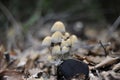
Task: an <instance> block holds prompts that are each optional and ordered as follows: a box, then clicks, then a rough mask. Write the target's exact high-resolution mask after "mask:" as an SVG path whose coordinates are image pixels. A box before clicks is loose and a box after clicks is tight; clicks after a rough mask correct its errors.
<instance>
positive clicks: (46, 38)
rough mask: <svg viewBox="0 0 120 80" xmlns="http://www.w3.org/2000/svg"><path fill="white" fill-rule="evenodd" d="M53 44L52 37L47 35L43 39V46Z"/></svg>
mask: <svg viewBox="0 0 120 80" xmlns="http://www.w3.org/2000/svg"><path fill="white" fill-rule="evenodd" d="M50 45H51V37H50V36H47V37H45V38H44V40H43V41H42V46H45V47H49V46H50Z"/></svg>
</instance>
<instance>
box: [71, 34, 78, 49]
mask: <svg viewBox="0 0 120 80" xmlns="http://www.w3.org/2000/svg"><path fill="white" fill-rule="evenodd" d="M70 40H71V50H72V51H75V50H77V49H78V48H79V40H78V38H77V36H75V35H72V36H71V37H70Z"/></svg>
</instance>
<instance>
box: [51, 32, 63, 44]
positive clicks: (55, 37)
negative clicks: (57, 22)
mask: <svg viewBox="0 0 120 80" xmlns="http://www.w3.org/2000/svg"><path fill="white" fill-rule="evenodd" d="M62 36H63V35H62V33H61V32H60V31H56V32H55V33H53V35H52V37H51V41H52V42H53V43H59V42H61V41H62Z"/></svg>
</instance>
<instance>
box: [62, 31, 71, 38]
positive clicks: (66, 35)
mask: <svg viewBox="0 0 120 80" xmlns="http://www.w3.org/2000/svg"><path fill="white" fill-rule="evenodd" d="M69 37H70V33H68V32H65V34H64V36H63V39H64V40H66V39H67V38H69Z"/></svg>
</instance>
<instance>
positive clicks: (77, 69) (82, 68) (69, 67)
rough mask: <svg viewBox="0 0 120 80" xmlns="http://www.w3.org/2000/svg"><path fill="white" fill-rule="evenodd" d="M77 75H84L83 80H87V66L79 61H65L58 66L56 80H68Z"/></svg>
mask: <svg viewBox="0 0 120 80" xmlns="http://www.w3.org/2000/svg"><path fill="white" fill-rule="evenodd" d="M78 74H84V75H85V79H87V78H88V76H89V68H88V65H87V64H86V63H84V62H82V61H79V60H75V59H67V60H65V61H64V62H63V63H62V64H60V65H59V66H58V69H57V80H65V79H67V80H69V79H71V78H72V77H74V76H75V75H78ZM64 78H65V79H64Z"/></svg>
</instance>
